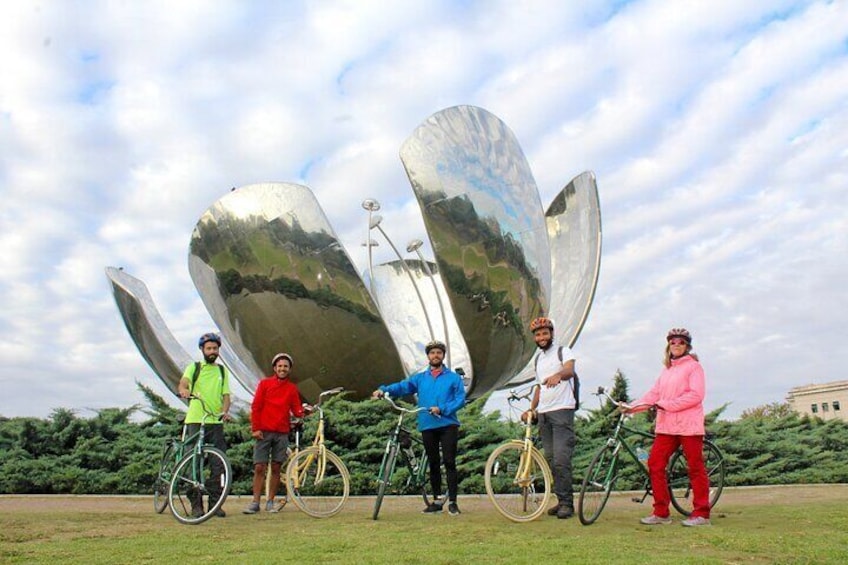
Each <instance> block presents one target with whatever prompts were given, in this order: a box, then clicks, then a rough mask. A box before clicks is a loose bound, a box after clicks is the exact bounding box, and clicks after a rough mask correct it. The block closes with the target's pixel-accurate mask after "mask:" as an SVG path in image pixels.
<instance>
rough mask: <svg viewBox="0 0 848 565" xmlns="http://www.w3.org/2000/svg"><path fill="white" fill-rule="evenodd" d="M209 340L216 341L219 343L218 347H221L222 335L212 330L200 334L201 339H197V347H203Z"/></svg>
mask: <svg viewBox="0 0 848 565" xmlns="http://www.w3.org/2000/svg"><path fill="white" fill-rule="evenodd" d="M208 341H214V342H215V343H217V344H218V347H221V336H219V335H218V334H216V333H212V332H209V333H205V334H203V335H202V336H200V339H198V340H197V347H198V348H200V349H203V345H204V344H205V343H206V342H208Z"/></svg>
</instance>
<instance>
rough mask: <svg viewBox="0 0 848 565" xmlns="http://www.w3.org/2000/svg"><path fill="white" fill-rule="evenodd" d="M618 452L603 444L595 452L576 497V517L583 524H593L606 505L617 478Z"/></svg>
mask: <svg viewBox="0 0 848 565" xmlns="http://www.w3.org/2000/svg"><path fill="white" fill-rule="evenodd" d="M617 464H618V454H617V452H616V450H615V449H614V448H613V447H611V446H609V445H605V446H604V447H602V448H601V449H600V450H598V452H597V453H596V454H595V457H594V458H592V462H591V463H589V468H588V469H586V476H585V477H583V483H582V485H581V486H580V496H579V498H578V499H577V517H578V518H579V519H580V523H581V524H583V525H584V526H588V525H590V524H594V523H595V520H597V519H598V517H599V516H600V515H601V512H603V510H604V507H605V506H606V505H607V501H608V500H609V496H610V493H611V492H612V489H613V487H614V486H615V481H616V479H617V478H618V477H617V475H616V467H617Z"/></svg>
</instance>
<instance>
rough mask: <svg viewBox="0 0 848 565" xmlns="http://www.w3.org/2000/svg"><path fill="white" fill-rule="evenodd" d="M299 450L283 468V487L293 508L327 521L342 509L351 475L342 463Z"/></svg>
mask: <svg viewBox="0 0 848 565" xmlns="http://www.w3.org/2000/svg"><path fill="white" fill-rule="evenodd" d="M324 457H325V460H324V464H323V465H322V464H321V463H322V462H321V454H320V450H319V449H318V448H317V447H310V448H308V449H304V450H302V451H301V452H300V453H298V454H297V456H295V457H294V458H293V459H291V461H289V464H288V467H287V468H286V487H287V488H288V492H289V493H291V496H292V500H293V501H294V503H295V505H296V506H297V507H298V508H300V509H301V510H302V511H303V512H305V513H306V514H308V515H310V516H313V517H315V518H329V517H330V516H333V515H335V514H338V512H339V511H340V510H341V509H342V506H344V503H345V502H346V501H347V497H348V494H350V473H348V470H347V467H346V466H345V464H344V463H342V460H341V459H339V458H338V456H336V454H335V453H332V452H331V451H329V450H326V449H325V450H324Z"/></svg>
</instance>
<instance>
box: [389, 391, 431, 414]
mask: <svg viewBox="0 0 848 565" xmlns="http://www.w3.org/2000/svg"><path fill="white" fill-rule="evenodd" d="M383 399H384V400H385V401H386V402H388V403H389V404H391V405H392V408H394V409H395V410H397V411H398V412H406V413H407V414H417V413H418V412H422V411H424V410H429V408H424V407H423V406H419V407H418V408H405V407H403V406H398V405H397V404H395V401H394V400H392V397H391V396H389V395H388V393H385V392H384V393H383Z"/></svg>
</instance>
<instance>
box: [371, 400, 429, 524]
mask: <svg viewBox="0 0 848 565" xmlns="http://www.w3.org/2000/svg"><path fill="white" fill-rule="evenodd" d="M383 398H384V399H385V400H386V401H387V402H388V403H389V404H391V406H392V408H394V409H395V410H397V411H398V412H399V414H398V419H397V423H396V424H395V427H394V428H393V429H392V431H391V433H390V434H389V439H388V440H387V441H386V449H385V451H384V452H383V460H382V462H381V463H380V471H379V474H378V475H377V499H376V501H375V503H374V513H373V514H372V518H373V519H374V520H376V519H377V516H378V515H379V513H380V507H381V506H382V504H383V497H384V496H385V495H386V490H387V489H388V487H389V484H391V482H392V478H393V476H394V473H395V470H396V468H397V460H398V457H400V458H401V459H402V460H403V463H404V464H405V465H406V467H407V469H409V477H408V478H407V481H406V485H405V486H404V487H403V488H402V489H401V490H405V489H406V488H409V487H412V488H414V489H417V490H419V491H420V493H421V496H422V498H423V499H424V504H425V505H428V506H429V505H430V504H431V503H432V502H433V501H434V500H436V499H437V498H438V497H439V495H441V494H445V493H429V492H428V488H427V486H428V484H427V472H428V470H429V459H428V458H427V452H426V451H425V450H424V443H423V442H422V441H421V440H420V439H419V438H418V437H416V436H413V435H412V432H411V431H410V430H408V429H406V428H404V427H403V422H404V419H405V418H406V416H408V415H409V414H417V413H418V412H420V411H422V410H425V408H421V407H419V408H415V409H410V408H404V407H403V406H398V405H397V404H395V402H394V401H393V400H392V399H391V397H389V395H387V394H385V395H383ZM418 446H420V455H417V454H416V452H415V447H418Z"/></svg>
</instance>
